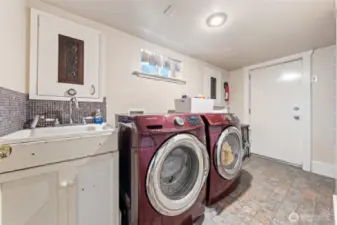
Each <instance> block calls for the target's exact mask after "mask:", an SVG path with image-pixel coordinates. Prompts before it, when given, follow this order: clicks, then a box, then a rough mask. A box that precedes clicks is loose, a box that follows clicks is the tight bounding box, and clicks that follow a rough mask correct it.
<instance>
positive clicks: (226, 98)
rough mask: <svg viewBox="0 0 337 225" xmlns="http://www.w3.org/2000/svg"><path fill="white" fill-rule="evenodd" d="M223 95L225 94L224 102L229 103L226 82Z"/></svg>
mask: <svg viewBox="0 0 337 225" xmlns="http://www.w3.org/2000/svg"><path fill="white" fill-rule="evenodd" d="M224 94H225V96H224V97H225V98H224V99H225V102H229V84H228V82H224Z"/></svg>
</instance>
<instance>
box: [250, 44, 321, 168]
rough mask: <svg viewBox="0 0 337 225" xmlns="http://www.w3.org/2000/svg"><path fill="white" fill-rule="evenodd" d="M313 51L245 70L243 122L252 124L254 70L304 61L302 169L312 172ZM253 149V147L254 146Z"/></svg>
mask: <svg viewBox="0 0 337 225" xmlns="http://www.w3.org/2000/svg"><path fill="white" fill-rule="evenodd" d="M313 52H314V51H313V50H310V51H306V52H302V53H299V54H295V55H290V56H286V57H283V58H279V59H275V60H270V61H266V62H263V63H259V64H255V65H251V66H248V67H245V68H244V118H243V122H244V123H248V124H250V121H251V114H250V104H251V92H250V90H251V81H250V73H251V71H252V70H256V69H261V68H265V67H269V66H274V65H277V64H282V63H287V62H291V61H296V60H302V72H303V84H304V85H305V95H304V96H306V98H305V99H304V107H303V111H304V112H306V113H305V114H304V115H303V116H302V117H301V118H302V120H304V121H305V122H304V123H303V124H304V125H303V128H302V129H303V132H302V133H303V134H304V136H303V143H302V148H303V157H302V169H303V170H305V171H311V151H312V149H311V148H312V146H311V142H312V132H311V129H312V125H311V123H312V122H311V114H312V108H311V101H312V97H311V96H312V84H311V74H312V54H313ZM252 147H253V145H252Z"/></svg>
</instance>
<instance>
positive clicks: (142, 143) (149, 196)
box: [118, 114, 209, 225]
mask: <svg viewBox="0 0 337 225" xmlns="http://www.w3.org/2000/svg"><path fill="white" fill-rule="evenodd" d="M118 121H119V122H120V123H119V128H120V132H119V151H120V163H119V165H120V188H121V190H123V195H124V197H125V199H127V201H128V203H127V204H124V205H127V206H128V209H126V210H124V211H128V212H126V213H125V215H127V216H126V217H127V218H128V221H127V222H125V224H131V225H185V224H192V223H193V221H195V220H197V219H198V218H200V217H202V216H203V214H204V211H205V203H206V180H207V176H208V173H209V156H208V153H207V149H206V137H205V128H204V123H203V120H202V118H201V116H200V115H194V114H179V115H172V114H170V115H138V116H123V115H119V116H118Z"/></svg>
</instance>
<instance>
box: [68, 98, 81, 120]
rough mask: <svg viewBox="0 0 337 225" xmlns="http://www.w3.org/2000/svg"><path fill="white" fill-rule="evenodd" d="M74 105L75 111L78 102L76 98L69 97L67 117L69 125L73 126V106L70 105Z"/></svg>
mask: <svg viewBox="0 0 337 225" xmlns="http://www.w3.org/2000/svg"><path fill="white" fill-rule="evenodd" d="M73 102H74V103H75V107H76V109H78V108H79V107H78V101H77V98H76V97H71V99H70V101H69V117H70V121H69V124H73V123H74V122H73V107H72V106H73V104H72V103H73Z"/></svg>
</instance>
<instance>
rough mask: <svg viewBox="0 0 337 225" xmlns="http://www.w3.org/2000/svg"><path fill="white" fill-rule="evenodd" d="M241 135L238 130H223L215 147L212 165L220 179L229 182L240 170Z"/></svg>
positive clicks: (229, 128) (230, 128) (241, 155)
mask: <svg viewBox="0 0 337 225" xmlns="http://www.w3.org/2000/svg"><path fill="white" fill-rule="evenodd" d="M242 158H243V151H242V135H241V132H240V131H239V129H238V128H236V127H234V126H232V127H228V128H227V129H225V130H224V131H223V132H222V133H221V135H220V137H219V139H218V141H217V144H216V146H215V151H214V164H215V167H216V169H217V171H218V173H219V174H220V176H221V177H223V178H224V179H227V180H231V179H233V178H235V177H236V176H237V175H239V173H240V171H241V168H242Z"/></svg>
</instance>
